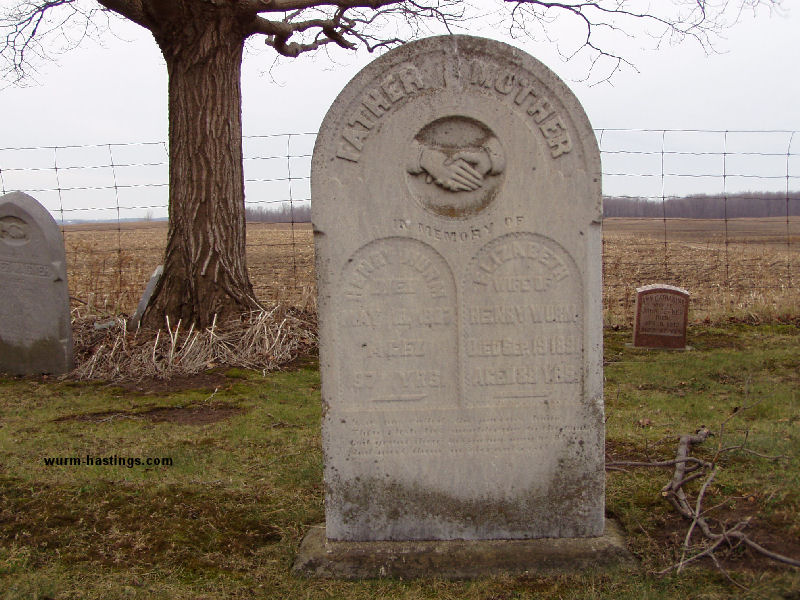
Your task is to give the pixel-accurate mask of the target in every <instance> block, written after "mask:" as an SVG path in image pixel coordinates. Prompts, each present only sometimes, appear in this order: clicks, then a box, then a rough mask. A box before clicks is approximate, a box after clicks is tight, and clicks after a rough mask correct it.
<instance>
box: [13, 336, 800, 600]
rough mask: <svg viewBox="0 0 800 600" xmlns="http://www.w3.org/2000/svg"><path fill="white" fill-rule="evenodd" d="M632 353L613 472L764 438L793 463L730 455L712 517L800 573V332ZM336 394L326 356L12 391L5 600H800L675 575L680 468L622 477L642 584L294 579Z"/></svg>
mask: <svg viewBox="0 0 800 600" xmlns="http://www.w3.org/2000/svg"><path fill="white" fill-rule="evenodd" d="M629 339H630V331H626V330H618V331H608V332H607V333H606V350H605V361H606V368H605V377H606V416H607V453H608V457H609V460H664V459H669V458H672V457H673V456H674V453H675V447H676V444H677V439H678V437H679V436H680V435H681V434H684V433H689V432H694V431H695V430H696V429H697V428H699V427H701V426H702V425H705V426H707V427H709V428H710V429H711V430H712V431H713V432H714V433H715V435H714V436H713V437H711V438H709V439H708V440H707V441H706V442H705V443H704V444H703V445H702V446H701V447H698V448H696V449H695V452H696V455H697V456H699V457H701V458H705V459H710V458H711V457H713V456H714V454H715V452H716V451H717V450H718V449H719V448H720V447H727V446H735V445H740V444H741V443H742V442H744V441H745V438H746V448H747V449H749V450H752V451H754V452H757V453H759V454H763V455H783V456H785V457H786V458H782V459H779V460H769V459H767V458H763V457H761V456H758V455H756V454H754V453H752V452H747V451H742V450H737V451H731V452H726V453H724V454H722V455H721V458H720V462H719V466H720V470H719V473H718V474H717V476H716V478H715V479H714V481H713V483H712V484H711V485H710V486H709V487H708V490H707V493H706V498H705V501H704V503H703V506H704V507H706V508H708V509H710V510H709V512H708V514H707V517H708V518H709V519H710V520H712V521H713V522H714V523H717V522H727V523H728V524H729V525H732V524H734V523H737V522H739V521H741V520H743V519H746V518H748V517H749V518H751V521H750V525H749V526H748V528H747V529H746V531H748V532H749V533H750V535H751V537H752V538H753V539H754V540H755V541H757V542H759V543H762V545H764V546H766V547H768V548H769V549H771V550H774V551H777V552H781V553H783V554H787V555H789V556H792V557H793V558H800V329H798V328H797V327H795V326H788V325H787V326H781V325H770V326H767V325H764V326H743V325H736V324H731V325H728V326H724V327H704V326H696V327H694V328H692V329H691V331H690V344H691V345H692V347H693V350H692V351H690V352H656V351H648V350H639V349H632V348H629V347H626V345H625V343H626V342H628V341H629ZM198 388H199V389H198ZM319 390H320V381H319V371H318V369H317V366H316V364H315V363H314V362H313V360H312V361H308V362H307V363H306V364H304V365H303V366H300V367H297V368H294V369H292V370H287V371H285V372H280V373H273V374H268V375H266V376H263V375H262V374H261V373H256V372H248V371H240V370H230V371H226V372H210V373H207V374H205V375H204V376H202V377H198V378H196V379H194V380H191V381H178V382H173V383H172V384H169V385H164V384H159V383H157V382H151V383H144V384H142V385H140V386H138V387H133V386H132V387H130V388H127V389H125V388H121V387H117V386H107V385H99V384H83V383H81V384H77V383H70V382H58V381H52V380H47V379H11V378H5V379H0V598H2V599H3V600H11V599H15V600H16V599H40V600H44V599H52V600H66V599H82V600H89V599H104V600H109V599H114V598H126V599H128V598H131V599H135V598H142V599H145V598H146V599H148V600H152V599H161V598H164V599H175V600H183V599H187V600H188V599H191V600H201V599H202V600H211V599H216V598H242V599H244V598H248V599H249V598H286V599H295V598H298V599H299V598H302V599H306V598H308V599H317V598H319V599H322V598H363V599H367V598H369V599H372V598H389V599H391V598H405V599H421V598H446V599H454V600H455V599H459V600H461V599H485V600H490V599H492V600H506V599H509V600H510V599H512V598H537V599H538V598H553V599H555V598H565V599H573V598H576V599H580V598H585V599H589V598H631V599H634V598H635V599H637V600H638V599H643V598H648V599H650V598H653V599H655V598H681V599H684V598H708V599H715V598H764V597H766V598H783V599H793V598H794V599H798V598H800V569H794V568H791V567H785V566H779V565H777V564H776V563H772V562H769V561H767V560H766V559H763V558H760V557H758V556H756V555H754V554H753V553H752V552H751V551H749V550H745V549H744V548H742V547H739V548H736V549H735V550H734V551H732V552H730V553H726V554H724V555H720V560H721V564H722V566H723V567H724V568H725V569H726V570H727V572H728V575H727V576H726V575H725V574H723V573H722V572H721V571H719V570H717V569H716V568H715V567H714V565H713V563H712V562H710V561H705V562H704V561H700V562H698V563H696V564H694V565H691V566H689V567H687V568H685V569H683V570H682V571H681V572H680V573H674V572H673V573H671V574H669V575H666V576H658V575H656V574H655V572H657V571H659V570H662V569H665V568H667V567H669V566H670V565H672V564H674V563H675V562H677V561H678V560H680V558H681V555H682V545H683V540H684V537H685V535H686V531H687V528H688V523H687V522H684V521H682V520H681V519H680V518H679V517H678V516H677V515H676V514H675V513H674V511H673V509H672V508H671V507H670V505H669V504H667V502H665V501H664V499H663V498H662V497H661V495H660V490H661V487H662V486H663V485H664V484H665V483H666V482H667V481H668V480H669V478H670V477H671V475H672V471H671V470H670V469H653V468H645V469H629V470H627V471H609V472H608V478H607V498H606V502H607V512H608V514H609V516H612V517H614V518H616V519H618V521H619V522H620V523H621V524H622V527H623V529H624V530H625V532H626V534H627V536H628V542H629V548H630V550H631V551H632V552H633V553H634V554H635V555H636V556H637V557H638V559H639V568H638V569H636V570H633V571H616V572H607V573H592V572H584V573H580V574H577V575H568V576H567V575H564V576H552V577H529V576H519V577H510V576H500V577H492V578H485V579H480V580H476V581H470V582H449V581H443V580H440V579H437V578H435V577H431V578H429V579H425V580H414V581H397V580H375V581H364V582H344V581H321V580H307V579H300V578H295V577H293V576H292V575H290V573H289V569H290V566H291V564H292V561H293V559H294V555H295V552H296V550H297V547H298V545H299V543H300V540H301V539H302V537H303V534H304V533H305V531H306V530H307V529H308V528H309V527H310V526H311V525H313V524H317V523H320V522H322V521H323V519H324V516H323V508H322V496H323V488H322V456H321V452H320V432H319V422H320V392H319ZM732 413H735V415H734V416H733V417H732V418H730V419H729V420H728V421H727V422H726V424H725V427H724V429H723V430H720V423H722V422H723V421H724V420H725V419H726V418H727V417H729V416H730V415H731V414H732ZM87 457H89V458H91V459H92V461H93V462H95V463H98V462H99V463H100V464H93V465H87V464H85V463H86V462H87ZM46 458H48V459H50V458H64V459H70V458H81V462H82V463H83V464H81V465H71V464H60V465H59V464H51V465H48V464H46V462H45V459H46ZM135 458H139V459H140V460H141V461H142V464H139V465H135V464H132V465H130V466H129V464H128V461H127V459H135ZM147 458H150V459H159V462H162V463H163V462H164V461H163V460H161V459H169V461H171V463H172V464H171V465H170V464H167V465H165V464H158V465H156V464H150V465H147V464H144V461H145V460H146V459H147ZM103 459H106V461H105V462H106V464H103ZM61 462H63V461H61ZM67 462H69V461H67ZM151 462H153V461H151ZM120 463H121V464H120ZM701 483H702V481H695V482H693V483H692V484H689V486H688V487H689V490H690V491H691V492H692V493H693V494H696V492H697V490H698V489H699V487H700V485H701ZM693 540H694V542H696V543H698V544H699V543H700V541H701V540H700V538H699V537H697V536H696V537H695V538H693ZM739 586H744V587H745V588H747V590H744V589H742V588H741V587H739Z"/></svg>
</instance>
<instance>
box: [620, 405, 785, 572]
mask: <svg viewBox="0 0 800 600" xmlns="http://www.w3.org/2000/svg"><path fill="white" fill-rule="evenodd" d="M744 408H748V407H744ZM742 411H743V409H738V410H737V411H734V413H732V414H731V415H730V416H728V417H727V418H726V419H725V420H724V421H723V423H722V424H721V427H720V438H721V436H722V433H723V432H724V426H725V425H726V424H727V422H728V421H729V420H730V419H731V418H732V417H733V415H734V414H739V413H741V412H742ZM711 435H713V434H712V433H711V432H710V431H709V430H708V429H707V428H706V427H705V426H703V427H701V428H700V429H699V430H698V431H697V432H696V433H694V434H687V435H683V436H681V438H680V440H679V442H678V448H677V450H676V452H675V458H674V459H673V460H664V461H652V462H640V461H611V462H608V463H606V467H607V468H609V469H612V470H620V469H622V468H624V467H669V466H672V467H674V471H673V474H672V478H671V479H670V481H669V482H668V483H667V484H666V485H665V486H664V487H663V488H662V489H661V495H662V496H663V497H664V498H665V499H666V500H667V501H668V502H669V503H670V504H671V505H672V506H673V507H674V508H675V510H677V511H678V514H680V515H681V516H682V517H683V518H684V519H686V520H688V521H689V522H690V523H691V524H690V526H689V529H688V531H687V532H686V536H685V538H684V543H683V550H682V555H681V559H680V561H679V562H678V563H676V564H674V565H671V566H669V567H667V568H666V569H663V570H662V571H659V574H661V575H663V574H666V573H669V572H671V571H673V570H675V571H678V572H680V571H681V570H682V569H683V568H684V567H685V566H686V565H688V564H690V563H692V562H695V561H697V560H699V559H701V558H704V557H709V558H711V560H712V561H713V562H714V564H715V565H716V566H717V567H718V568H719V569H720V570H721V571H722V572H723V574H725V575H726V576H728V574H727V573H726V572H725V570H724V569H723V568H722V566H721V565H720V563H719V560H718V558H717V557H716V555H715V554H714V553H715V552H716V551H717V550H718V549H719V548H720V547H722V546H723V545H727V546H728V547H730V548H735V547H736V546H739V545H741V544H744V545H746V546H747V547H748V548H750V549H752V550H753V551H755V552H757V553H759V554H761V555H762V556H765V557H767V558H769V559H771V560H774V561H777V562H780V563H783V564H787V565H791V566H793V567H800V560H797V559H794V558H791V557H788V556H784V555H782V554H778V553H777V552H772V551H770V550H767V549H766V548H764V547H763V546H761V545H760V544H758V543H756V542H754V541H753V540H751V539H750V537H749V536H748V535H747V534H746V533H744V531H743V530H744V529H745V528H746V527H747V526H748V525H749V524H750V518H747V519H745V520H743V521H740V522H739V523H737V524H735V525H734V526H733V527H726V526H724V525H722V526H720V527H719V530H718V531H715V530H714V528H713V527H712V525H711V523H709V521H708V519H707V518H706V516H705V515H706V514H708V512H710V510H712V509H707V510H704V509H703V500H704V499H705V495H706V493H707V491H708V489H709V487H710V486H711V483H712V481H713V480H714V478H715V477H716V475H717V473H718V472H719V470H720V468H721V467H720V465H719V459H720V458H721V456H723V455H724V454H726V453H728V452H732V451H736V450H739V451H747V452H749V453H750V454H754V455H756V456H760V457H762V458H767V459H769V460H778V459H780V458H785V457H783V456H774V457H771V456H766V455H764V454H761V453H758V452H754V451H751V450H749V449H747V448H745V447H744V444H745V443H746V441H747V436H745V441H744V442H743V443H741V444H738V445H735V446H723V445H722V439H720V441H719V443H718V446H717V449H716V452H715V454H714V457H713V460H711V461H706V460H701V459H699V458H696V457H693V456H690V455H689V454H690V452H691V449H692V447H693V446H696V445H699V444H702V443H703V442H705V441H706V440H707V439H708V438H709V437H710V436H711ZM689 465H691V466H689ZM703 477H705V480H704V481H703V484H702V486H701V487H700V490H699V492H698V493H697V498H696V499H695V501H694V502H691V501H690V499H689V496H688V495H687V493H686V489H685V488H686V485H687V484H688V483H690V482H691V481H694V480H696V479H700V478H703ZM696 530H699V531H700V532H701V533H702V534H703V537H704V538H705V540H706V545H705V546H703V547H702V548H701V549H699V550H698V551H697V552H695V553H694V554H692V555H691V556H687V555H688V554H689V552H690V551H691V550H692V547H691V538H692V535H693V534H694V532H695V531H696ZM728 577H729V576H728ZM737 585H738V584H737Z"/></svg>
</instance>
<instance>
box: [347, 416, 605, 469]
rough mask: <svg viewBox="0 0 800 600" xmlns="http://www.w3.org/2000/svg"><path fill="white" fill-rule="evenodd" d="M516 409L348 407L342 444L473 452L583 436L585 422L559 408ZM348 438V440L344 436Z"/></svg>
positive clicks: (358, 454) (512, 450) (397, 452)
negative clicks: (377, 410)
mask: <svg viewBox="0 0 800 600" xmlns="http://www.w3.org/2000/svg"><path fill="white" fill-rule="evenodd" d="M513 412H514V413H518V414H506V415H497V414H495V413H494V411H492V410H490V409H474V410H470V411H466V412H465V411H458V412H456V411H443V410H430V411H419V412H417V413H415V414H413V415H407V414H404V415H402V416H393V415H391V414H388V415H386V416H385V417H383V418H380V419H377V418H374V417H372V416H370V413H366V414H365V413H360V414H359V413H352V414H349V415H347V418H346V421H347V422H348V424H349V425H350V427H349V428H347V432H346V433H345V431H344V430H343V431H342V432H341V433H342V435H344V436H346V437H345V439H344V440H343V444H344V445H345V447H346V448H347V450H346V452H347V456H348V457H349V458H350V459H356V460H358V459H361V460H365V459H374V458H382V457H390V456H398V457H405V456H417V455H430V456H440V457H453V458H459V457H461V456H463V455H465V454H466V455H475V454H497V455H509V454H511V455H515V454H526V455H530V454H535V455H538V454H540V453H542V454H550V453H552V452H553V451H554V449H555V448H558V447H560V446H562V445H563V444H565V443H568V442H569V441H576V440H579V439H582V437H583V436H585V435H586V432H587V431H588V430H589V428H588V427H587V426H586V425H585V424H574V423H573V424H565V423H564V419H563V415H561V414H555V413H551V414H545V415H540V416H539V417H538V418H537V419H536V421H535V422H532V421H530V420H529V419H527V418H526V417H525V414H524V413H522V412H521V411H513ZM345 440H346V441H345Z"/></svg>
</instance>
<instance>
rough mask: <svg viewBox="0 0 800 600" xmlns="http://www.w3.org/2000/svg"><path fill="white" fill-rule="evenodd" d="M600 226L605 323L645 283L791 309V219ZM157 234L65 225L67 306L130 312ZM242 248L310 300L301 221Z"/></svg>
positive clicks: (712, 309)
mask: <svg viewBox="0 0 800 600" xmlns="http://www.w3.org/2000/svg"><path fill="white" fill-rule="evenodd" d="M603 227H604V239H603V272H604V294H603V304H604V308H605V316H606V321H607V323H613V324H626V323H629V322H630V319H631V315H632V313H633V301H634V298H635V289H636V287H638V286H641V285H646V284H650V283H668V284H671V285H678V286H680V287H683V288H686V289H688V290H689V291H690V292H691V293H692V298H693V300H692V318H693V319H704V318H706V317H710V318H712V319H718V318H724V317H728V316H736V317H750V318H752V317H756V318H760V319H772V318H775V317H784V316H793V317H797V316H798V315H800V217H793V218H791V219H790V220H788V221H787V219H785V218H784V219H731V220H729V221H728V222H727V223H726V222H724V221H719V220H696V219H667V220H666V221H664V220H661V219H619V218H612V219H606V220H605V222H604V225H603ZM166 234H167V225H166V223H164V222H139V223H122V224H120V225H119V226H118V225H117V224H83V225H73V226H67V227H65V228H64V238H65V241H66V247H67V261H68V264H69V277H70V281H69V283H70V293H71V295H72V297H73V298H74V299H75V300H74V306H75V308H76V310H78V311H90V312H93V311H98V312H101V313H102V312H108V313H120V312H122V313H128V314H129V313H131V312H132V311H133V310H134V308H135V307H136V304H137V302H138V300H139V296H140V295H141V292H142V290H143V288H144V286H145V284H146V283H147V280H148V278H149V276H150V274H151V273H152V272H153V270H154V269H155V268H156V266H157V265H158V264H159V263H160V261H161V255H162V252H163V248H164V244H165V240H166ZM726 241H727V243H726ZM247 248H248V256H247V259H248V264H249V269H250V276H251V278H252V281H253V285H254V287H255V290H256V294H257V295H258V297H259V298H261V299H263V300H280V301H283V302H288V303H292V304H297V305H303V306H309V305H313V298H314V248H313V239H312V232H311V225H310V224H308V223H299V224H295V225H294V226H292V225H290V224H265V223H249V224H248V229H247Z"/></svg>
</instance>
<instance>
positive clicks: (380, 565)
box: [292, 521, 636, 579]
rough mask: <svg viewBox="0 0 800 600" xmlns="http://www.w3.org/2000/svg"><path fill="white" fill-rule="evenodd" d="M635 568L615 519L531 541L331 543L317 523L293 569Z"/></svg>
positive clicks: (385, 572)
mask: <svg viewBox="0 0 800 600" xmlns="http://www.w3.org/2000/svg"><path fill="white" fill-rule="evenodd" d="M635 566H636V562H635V561H634V560H633V557H632V556H631V555H630V553H629V552H628V550H627V548H626V546H625V540H624V539H623V537H622V534H621V533H620V530H619V528H618V526H617V525H616V523H614V522H613V521H606V527H605V531H604V533H603V535H602V536H601V537H591V538H560V539H533V540H469V541H466V540H446V541H441V540H440V541H405V542H335V541H331V540H327V539H326V538H325V528H324V527H322V526H318V527H314V528H312V529H311V530H310V531H309V532H308V534H307V535H306V536H305V538H303V543H302V545H301V546H300V550H299V551H298V553H297V557H296V558H295V561H294V566H293V567H292V572H293V573H294V574H295V575H303V576H309V577H335V578H342V579H366V578H372V579H374V578H379V577H402V578H408V579H410V578H415V577H426V576H427V577H430V576H432V575H435V576H436V577H442V578H445V579H470V578H474V577H481V576H488V575H498V574H502V573H508V574H512V575H518V574H522V573H525V574H529V575H547V574H552V573H564V572H579V571H587V570H593V569H607V568H612V567H635Z"/></svg>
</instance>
